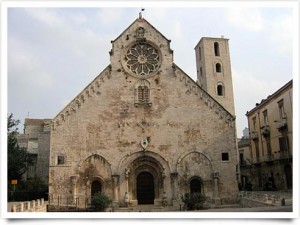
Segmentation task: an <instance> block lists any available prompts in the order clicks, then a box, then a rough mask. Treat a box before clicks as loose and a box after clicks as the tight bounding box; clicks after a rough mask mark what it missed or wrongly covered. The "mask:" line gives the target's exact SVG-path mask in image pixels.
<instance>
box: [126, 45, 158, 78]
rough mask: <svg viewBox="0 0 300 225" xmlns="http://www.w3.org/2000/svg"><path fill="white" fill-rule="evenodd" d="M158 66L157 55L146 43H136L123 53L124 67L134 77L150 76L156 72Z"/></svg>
mask: <svg viewBox="0 0 300 225" xmlns="http://www.w3.org/2000/svg"><path fill="white" fill-rule="evenodd" d="M159 65H160V57H159V53H158V51H157V50H156V49H155V48H154V47H153V46H151V45H150V44H148V43H136V44H134V45H132V46H131V47H130V48H129V49H128V50H127V51H126V53H125V67H127V69H129V71H130V72H132V73H133V74H134V75H139V76H147V75H152V74H154V73H155V72H156V71H157V70H158V68H159Z"/></svg>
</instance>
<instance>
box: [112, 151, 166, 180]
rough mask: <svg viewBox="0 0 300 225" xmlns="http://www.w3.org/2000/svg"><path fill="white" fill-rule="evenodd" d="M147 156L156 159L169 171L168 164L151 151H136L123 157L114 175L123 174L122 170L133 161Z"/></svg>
mask: <svg viewBox="0 0 300 225" xmlns="http://www.w3.org/2000/svg"><path fill="white" fill-rule="evenodd" d="M145 155H146V156H149V157H152V158H154V159H156V160H157V161H158V162H159V163H160V164H161V165H162V166H163V167H164V169H165V170H166V171H171V167H170V164H169V163H168V162H167V161H166V160H165V159H164V158H163V157H162V156H161V155H159V154H157V153H155V152H151V151H146V152H145V151H138V152H134V153H132V154H127V155H125V156H124V157H123V158H122V159H121V160H120V162H119V164H118V168H117V171H116V174H119V175H121V174H122V173H123V170H124V168H126V166H128V165H129V164H130V163H132V162H133V161H134V160H135V159H137V158H140V157H141V156H145Z"/></svg>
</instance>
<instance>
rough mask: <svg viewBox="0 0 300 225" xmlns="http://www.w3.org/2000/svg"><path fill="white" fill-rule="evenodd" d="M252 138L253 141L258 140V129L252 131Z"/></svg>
mask: <svg viewBox="0 0 300 225" xmlns="http://www.w3.org/2000/svg"><path fill="white" fill-rule="evenodd" d="M251 139H252V140H253V141H256V140H258V133H257V132H256V131H252V132H251Z"/></svg>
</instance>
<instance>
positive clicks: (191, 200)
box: [182, 192, 206, 210]
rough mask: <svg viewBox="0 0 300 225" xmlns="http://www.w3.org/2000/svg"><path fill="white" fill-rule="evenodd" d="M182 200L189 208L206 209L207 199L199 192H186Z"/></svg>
mask: <svg viewBox="0 0 300 225" xmlns="http://www.w3.org/2000/svg"><path fill="white" fill-rule="evenodd" d="M182 201H183V203H184V206H185V208H186V209H187V210H199V209H204V206H203V204H204V202H205V201H206V197H205V196H204V195H203V194H201V193H198V192H195V193H191V194H190V193H185V194H184V196H182Z"/></svg>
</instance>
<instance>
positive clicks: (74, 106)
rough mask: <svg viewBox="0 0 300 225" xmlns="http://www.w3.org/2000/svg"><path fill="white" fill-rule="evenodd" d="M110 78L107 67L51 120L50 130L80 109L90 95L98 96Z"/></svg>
mask: <svg viewBox="0 0 300 225" xmlns="http://www.w3.org/2000/svg"><path fill="white" fill-rule="evenodd" d="M110 78H111V66H110V65H108V66H107V67H106V68H105V69H104V70H103V71H102V72H101V73H100V74H99V75H98V76H97V77H96V78H95V79H94V80H93V81H92V82H91V83H90V84H88V85H87V86H86V87H85V88H84V89H83V90H82V91H81V92H80V93H79V94H78V95H77V96H76V97H75V98H74V99H73V100H72V101H71V102H70V103H69V104H67V106H66V107H65V108H63V110H61V111H60V112H59V113H58V114H57V115H56V116H55V117H54V119H53V120H52V129H55V127H56V126H59V125H60V124H61V123H62V122H63V121H65V119H66V118H67V117H68V116H70V115H71V114H73V113H75V112H76V111H77V110H79V109H80V107H81V105H82V104H84V103H85V101H87V99H88V98H90V97H92V95H100V90H99V89H100V86H101V84H102V83H104V82H105V80H106V79H110Z"/></svg>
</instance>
